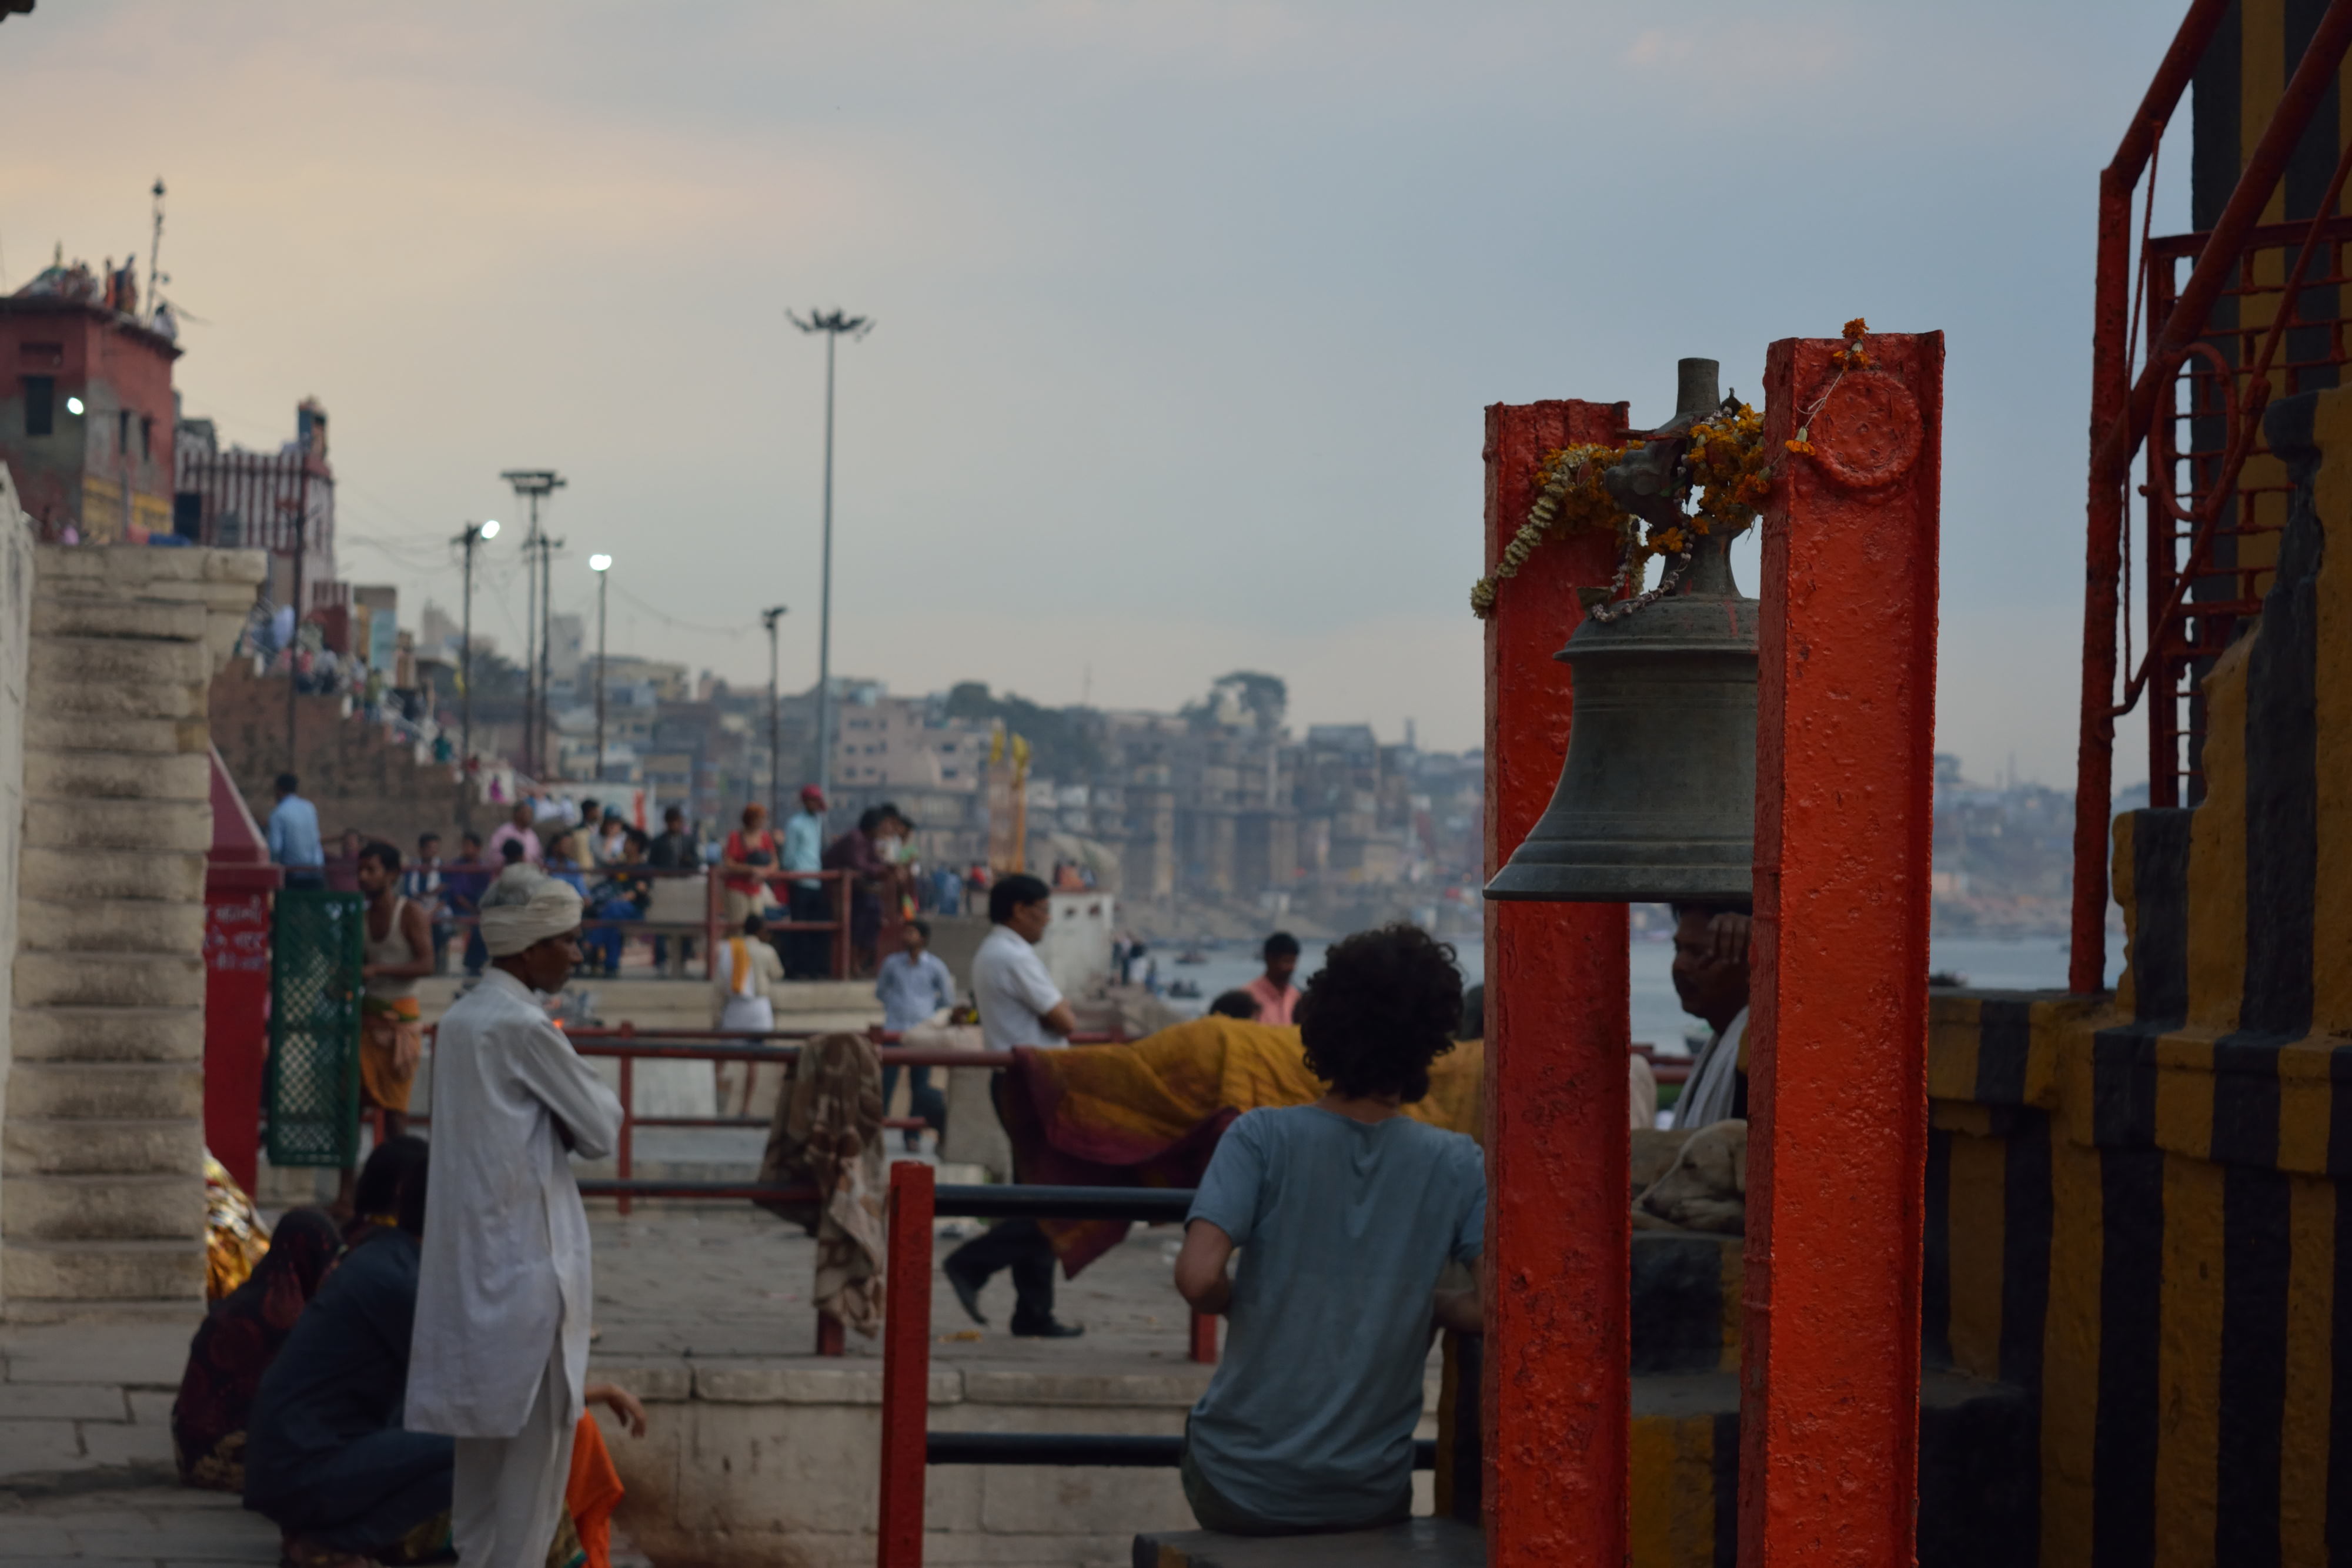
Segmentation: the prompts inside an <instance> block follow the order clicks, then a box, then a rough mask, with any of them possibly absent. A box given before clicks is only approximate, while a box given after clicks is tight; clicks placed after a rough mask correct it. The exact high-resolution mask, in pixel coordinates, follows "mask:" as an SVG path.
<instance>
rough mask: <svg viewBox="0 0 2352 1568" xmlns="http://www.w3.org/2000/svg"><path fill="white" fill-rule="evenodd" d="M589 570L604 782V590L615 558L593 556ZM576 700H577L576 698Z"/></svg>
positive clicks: (599, 767)
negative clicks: (593, 593) (593, 587)
mask: <svg viewBox="0 0 2352 1568" xmlns="http://www.w3.org/2000/svg"><path fill="white" fill-rule="evenodd" d="M588 570H590V571H593V572H594V573H595V574H596V782H597V783H599V784H602V783H603V782H604V588H605V585H606V584H607V583H609V582H610V581H611V580H612V579H611V578H610V577H609V576H608V575H606V574H607V573H609V572H611V570H613V558H612V557H611V556H608V555H592V556H590V557H589V558H588ZM575 700H577V699H576V698H575Z"/></svg>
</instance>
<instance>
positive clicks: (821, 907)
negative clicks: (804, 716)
mask: <svg viewBox="0 0 2352 1568" xmlns="http://www.w3.org/2000/svg"><path fill="white" fill-rule="evenodd" d="M783 867H784V869H785V870H786V871H820V870H822V869H824V790H822V789H818V788H817V787H816V786H815V785H814V784H806V785H803V786H802V787H801V809H800V810H798V811H795V812H794V813H793V815H792V816H791V817H790V818H789V819H788V820H786V821H785V823H784V850H783ZM785 894H786V899H787V902H786V904H785V907H786V908H787V909H788V910H789V911H790V912H791V915H792V917H793V919H794V920H830V919H832V918H833V905H832V903H831V901H830V900H828V899H827V898H826V897H825V891H824V883H822V882H819V881H818V880H817V879H816V878H814V877H807V878H804V879H796V880H795V881H793V883H791V885H790V886H789V887H787V888H786V889H785ZM778 956H780V957H782V959H783V961H784V975H785V977H787V978H789V979H794V980H821V979H824V977H827V976H829V975H830V974H832V973H833V964H832V962H831V960H832V957H833V953H832V948H831V945H830V944H829V943H828V942H827V940H826V938H825V935H824V932H822V931H790V932H786V933H785V934H784V940H783V947H782V952H781V953H780V954H779V955H778Z"/></svg>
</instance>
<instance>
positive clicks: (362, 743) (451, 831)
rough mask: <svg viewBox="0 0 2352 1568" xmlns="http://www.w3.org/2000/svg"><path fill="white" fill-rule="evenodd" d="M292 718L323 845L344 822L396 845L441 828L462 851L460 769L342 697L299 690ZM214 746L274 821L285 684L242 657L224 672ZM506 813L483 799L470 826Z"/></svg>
mask: <svg viewBox="0 0 2352 1568" xmlns="http://www.w3.org/2000/svg"><path fill="white" fill-rule="evenodd" d="M295 701H296V702H297V703H298V704H299V705H300V711H299V715H298V716H297V718H296V720H295V732H296V746H295V757H294V767H293V770H294V772H295V774H296V775H297V776H298V777H299V778H300V779H301V780H302V794H303V796H304V798H305V799H307V800H310V803H311V804H313V805H315V806H317V807H318V808H319V831H320V835H321V837H322V838H323V839H324V840H325V841H326V845H327V852H328V853H329V854H332V853H334V852H335V840H336V839H337V837H338V836H339V835H341V832H342V831H343V830H344V829H346V828H357V829H358V830H359V831H361V832H362V833H364V834H366V835H367V836H368V837H369V838H372V839H383V840H384V841H387V842H390V843H393V844H396V845H398V846H399V848H400V850H401V852H402V853H404V854H405V853H408V852H412V851H414V850H415V848H416V835H417V834H419V833H422V832H436V833H439V834H441V835H442V837H443V838H444V839H445V840H446V845H445V846H444V852H445V853H446V854H451V855H454V854H456V853H457V781H456V774H455V771H454V770H453V769H452V768H448V767H447V766H446V765H443V764H439V763H436V762H434V761H433V760H432V759H431V758H430V757H429V756H428V757H427V758H425V760H423V761H419V760H418V759H417V750H418V748H417V747H415V745H414V744H413V743H411V742H408V741H404V740H402V739H400V738H398V737H395V736H394V735H392V734H390V733H389V732H388V731H386V730H385V729H384V727H383V726H381V725H372V724H369V723H367V722H366V721H365V720H363V719H362V718H361V717H359V716H356V715H353V714H346V713H345V712H344V711H343V699H342V698H341V697H330V696H302V697H297V698H296V699H295ZM209 706H210V713H211V717H212V730H213V744H214V745H215V746H217V747H220V754H221V760H222V761H224V762H226V763H227V764H228V771H229V777H230V778H232V779H236V787H237V789H238V791H239V792H240V793H241V794H243V795H244V796H245V804H246V808H247V810H250V811H251V812H252V813H253V819H254V821H257V822H266V821H268V820H269V812H270V810H271V808H273V807H274V806H276V805H277V803H278V795H277V790H276V789H275V782H276V779H277V778H278V775H279V774H280V773H283V772H285V771H286V770H287V752H286V685H285V683H284V682H282V681H279V680H277V679H275V678H269V677H257V676H255V674H253V670H252V667H251V665H250V664H248V663H247V662H246V661H243V660H239V661H237V662H236V663H234V664H231V665H230V666H229V667H228V668H227V669H225V670H223V671H222V672H221V673H220V675H219V677H218V678H217V679H215V681H214V683H213V685H212V690H211V692H210V694H209ZM503 820H504V816H503V813H502V812H501V811H500V810H499V809H498V808H496V807H491V806H477V807H475V809H474V826H475V828H476V829H477V830H478V831H480V832H483V833H488V831H490V830H491V829H492V828H493V827H496V826H497V825H498V824H499V822H500V821H503Z"/></svg>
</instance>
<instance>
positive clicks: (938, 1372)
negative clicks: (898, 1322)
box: [694, 1359, 963, 1406]
mask: <svg viewBox="0 0 2352 1568" xmlns="http://www.w3.org/2000/svg"><path fill="white" fill-rule="evenodd" d="M962 1383H963V1374H962V1373H961V1372H958V1371H957V1370H955V1369H954V1368H952V1367H934V1368H933V1369H932V1371H931V1375H930V1402H931V1403H932V1404H934V1405H952V1404H954V1403H955V1402H956V1401H957V1400H958V1399H959V1398H961V1396H962ZM694 1396H695V1397H696V1398H697V1399H702V1400H709V1401H710V1402H712V1403H715V1404H721V1405H876V1406H878V1405H880V1404H881V1403H882V1369H881V1367H880V1366H879V1365H877V1364H874V1363H872V1362H868V1363H866V1364H865V1365H863V1366H859V1365H854V1364H853V1365H835V1366H809V1365H805V1364H793V1363H791V1362H778V1361H723V1360H715V1359H714V1360H710V1361H701V1360H698V1361H696V1362H695V1363H694Z"/></svg>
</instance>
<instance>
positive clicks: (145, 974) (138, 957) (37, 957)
mask: <svg viewBox="0 0 2352 1568" xmlns="http://www.w3.org/2000/svg"><path fill="white" fill-rule="evenodd" d="M15 977H16V1007H17V1009H18V1010H20V1011H21V1010H23V1009H27V1008H38V1007H121V1008H194V1009H196V1010H197V1013H198V1016H199V1017H200V1018H201V1016H202V1013H203V1009H204V1005H205V961H204V959H203V957H202V956H200V955H199V954H191V953H186V952H179V953H156V952H148V953H122V954H89V953H43V952H20V953H18V954H17V955H16V968H15Z"/></svg>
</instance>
